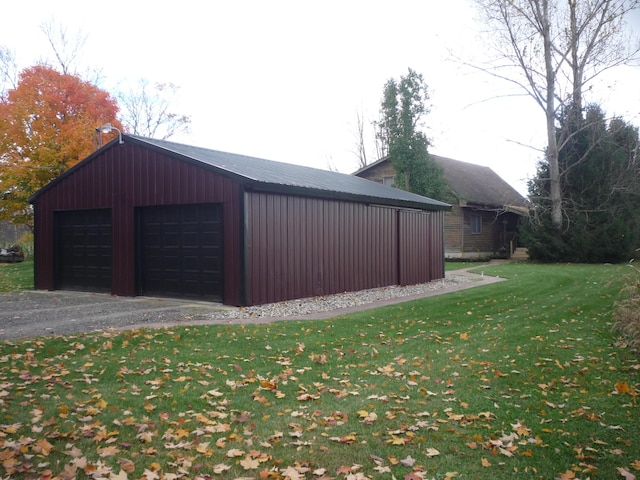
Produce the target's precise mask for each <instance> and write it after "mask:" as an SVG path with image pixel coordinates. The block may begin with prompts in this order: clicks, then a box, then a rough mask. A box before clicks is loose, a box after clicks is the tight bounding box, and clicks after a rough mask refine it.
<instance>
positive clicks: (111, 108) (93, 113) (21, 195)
mask: <svg viewBox="0 0 640 480" xmlns="http://www.w3.org/2000/svg"><path fill="white" fill-rule="evenodd" d="M117 112H118V105H117V102H116V100H115V99H114V98H112V97H111V96H110V95H109V93H108V92H105V91H103V90H101V89H99V88H98V87H96V86H95V85H93V84H91V83H89V82H86V81H84V80H82V79H81V78H80V77H78V76H76V75H70V74H63V73H59V72H57V71H56V70H54V69H52V68H50V67H47V66H44V65H37V66H34V67H30V68H27V69H25V70H24V71H23V72H22V73H21V74H20V78H19V81H18V85H17V86H16V88H15V89H11V90H8V91H7V92H6V93H5V94H4V95H2V97H0V220H9V221H11V222H12V223H14V224H24V225H27V226H29V227H33V212H32V210H31V207H30V205H29V202H28V199H29V197H30V196H31V195H32V194H33V193H35V192H36V191H37V190H39V189H40V188H42V187H43V186H45V185H46V184H47V183H49V182H50V181H51V180H53V179H54V178H55V177H57V176H58V175H60V174H61V173H63V172H64V171H66V170H67V169H69V168H70V167H72V166H73V165H75V164H76V163H78V162H79V161H80V160H82V159H83V158H85V157H86V156H88V155H89V154H90V153H91V152H93V151H94V150H95V148H96V146H95V143H94V136H95V132H96V128H97V127H99V126H100V125H104V124H105V123H111V124H113V125H114V126H116V127H118V128H121V125H120V123H119V122H118V121H117V120H116V114H117Z"/></svg>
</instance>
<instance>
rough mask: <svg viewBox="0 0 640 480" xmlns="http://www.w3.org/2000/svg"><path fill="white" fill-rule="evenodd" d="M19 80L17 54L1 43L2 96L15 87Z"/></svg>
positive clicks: (0, 77)
mask: <svg viewBox="0 0 640 480" xmlns="http://www.w3.org/2000/svg"><path fill="white" fill-rule="evenodd" d="M17 82H18V65H17V63H16V57H15V54H14V53H13V52H12V51H11V50H9V49H8V48H6V47H3V46H2V45H0V98H2V97H3V96H4V93H5V92H6V90H7V89H9V88H15V87H16V85H17Z"/></svg>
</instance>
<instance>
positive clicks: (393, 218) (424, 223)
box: [31, 135, 449, 306]
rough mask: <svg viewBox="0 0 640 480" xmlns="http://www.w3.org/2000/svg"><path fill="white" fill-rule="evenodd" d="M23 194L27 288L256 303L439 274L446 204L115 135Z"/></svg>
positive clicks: (358, 181)
mask: <svg viewBox="0 0 640 480" xmlns="http://www.w3.org/2000/svg"><path fill="white" fill-rule="evenodd" d="M123 138H124V143H123V144H119V143H118V141H117V140H114V141H112V142H111V143H109V144H107V145H105V146H104V147H102V148H101V149H99V150H97V151H96V152H94V153H93V154H92V155H91V156H89V157H88V158H86V159H85V160H83V161H82V162H80V163H79V164H77V165H76V166H75V167H73V168H72V169H70V170H68V171H67V172H66V173H64V174H63V175H61V176H60V177H58V178H57V179H55V180H54V181H53V182H51V183H50V184H49V185H47V186H46V187H44V188H43V189H41V190H40V191H38V192H37V193H36V194H34V195H33V196H32V197H31V203H32V204H33V207H34V212H35V287H36V288H37V289H45V290H54V289H64V290H81V291H92V292H108V293H112V294H114V295H122V296H134V295H146V296H164V297H177V298H196V299H202V300H210V301H214V302H223V303H225V304H229V305H244V306H248V305H257V304H262V303H270V302H277V301H282V300H290V299H295V298H304V297H309V296H316V295H326V294H331V293H338V292H343V291H353V290H361V289H366V288H375V287H381V286H387V285H406V284H415V283H423V282H429V281H432V280H435V279H439V278H442V277H443V276H444V249H443V219H444V211H445V210H448V209H449V206H448V205H447V204H444V203H441V202H438V201H435V200H431V199H429V198H425V197H421V196H419V195H414V194H412V193H408V192H405V191H402V190H398V189H394V188H390V187H386V186H383V185H380V184H377V183H375V182H371V181H369V180H365V179H362V178H359V177H354V176H351V175H345V174H341V173H336V172H330V171H325V170H318V169H314V168H309V167H302V166H298V165H290V164H285V163H280V162H273V161H270V160H263V159H259V158H252V157H247V156H243V155H235V154H231V153H225V152H219V151H215V150H208V149H204V148H198V147H193V146H189V145H182V144H178V143H173V142H167V141H161V140H153V139H149V138H143V137H138V136H133V135H124V136H123Z"/></svg>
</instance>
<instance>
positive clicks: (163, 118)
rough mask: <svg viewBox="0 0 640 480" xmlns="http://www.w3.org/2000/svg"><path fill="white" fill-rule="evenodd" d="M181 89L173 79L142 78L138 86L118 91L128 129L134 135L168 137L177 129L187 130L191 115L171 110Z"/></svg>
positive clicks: (123, 117) (175, 132) (164, 138)
mask: <svg viewBox="0 0 640 480" xmlns="http://www.w3.org/2000/svg"><path fill="white" fill-rule="evenodd" d="M177 93H178V87H177V86H176V85H174V84H173V83H155V84H154V85H153V86H150V85H149V82H147V81H145V80H140V82H139V83H138V85H137V88H135V89H133V88H132V89H130V90H129V91H128V92H124V93H121V94H119V95H118V100H119V104H120V108H121V120H122V123H123V125H124V127H125V130H127V132H129V133H133V134H134V135H142V136H144V137H154V138H161V139H162V140H166V139H167V138H169V137H172V136H173V135H175V134H177V133H181V132H182V133H188V132H189V125H190V124H191V117H189V116H187V115H180V114H177V113H173V112H171V103H172V100H173V99H174V98H175V97H176V95H177Z"/></svg>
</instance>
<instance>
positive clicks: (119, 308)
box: [0, 269, 504, 341]
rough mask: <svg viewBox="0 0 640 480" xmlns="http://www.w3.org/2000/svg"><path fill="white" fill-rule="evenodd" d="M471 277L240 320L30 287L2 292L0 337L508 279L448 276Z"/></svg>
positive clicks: (201, 307) (191, 308) (165, 303)
mask: <svg viewBox="0 0 640 480" xmlns="http://www.w3.org/2000/svg"><path fill="white" fill-rule="evenodd" d="M449 275H453V276H455V277H461V276H462V277H467V280H468V281H466V282H462V283H456V282H452V283H448V284H447V285H446V286H444V287H442V288H437V289H433V290H430V291H427V292H423V293H421V294H417V295H412V296H403V297H395V298H390V299H386V300H381V301H372V302H371V303H367V304H361V305H356V306H353V307H349V308H340V309H337V310H330V311H322V312H317V313H311V314H300V315H298V314H296V315H294V316H287V317H282V316H280V317H252V318H234V316H233V315H227V316H225V314H224V311H225V310H237V307H229V306H225V305H222V304H219V303H211V302H199V301H189V300H184V299H168V298H151V297H115V296H112V295H109V294H103V293H85V292H71V291H60V290H58V291H51V292H50V291H44V290H25V291H19V292H12V293H0V341H2V340H12V339H19V338H25V337H42V336H52V335H70V334H80V333H85V332H93V331H104V330H126V329H133V328H141V327H149V328H158V327H163V326H169V325H196V324H212V323H216V324H232V323H266V322H272V321H277V320H287V319H308V320H314V319H322V318H332V317H335V316H337V315H342V314H349V313H352V312H355V311H361V310H366V309H370V308H376V307H381V306H384V305H389V304H394V303H400V302H407V301H410V300H415V299H418V298H424V297H428V296H432V295H441V294H444V293H450V292H453V291H458V290H464V289H467V288H473V287H476V286H482V285H488V284H490V283H495V282H500V281H503V280H504V279H503V278H498V277H490V276H486V275H478V274H473V273H470V272H468V271H467V270H466V269H461V270H455V271H452V272H448V273H447V276H449ZM245 313H246V312H245Z"/></svg>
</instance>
